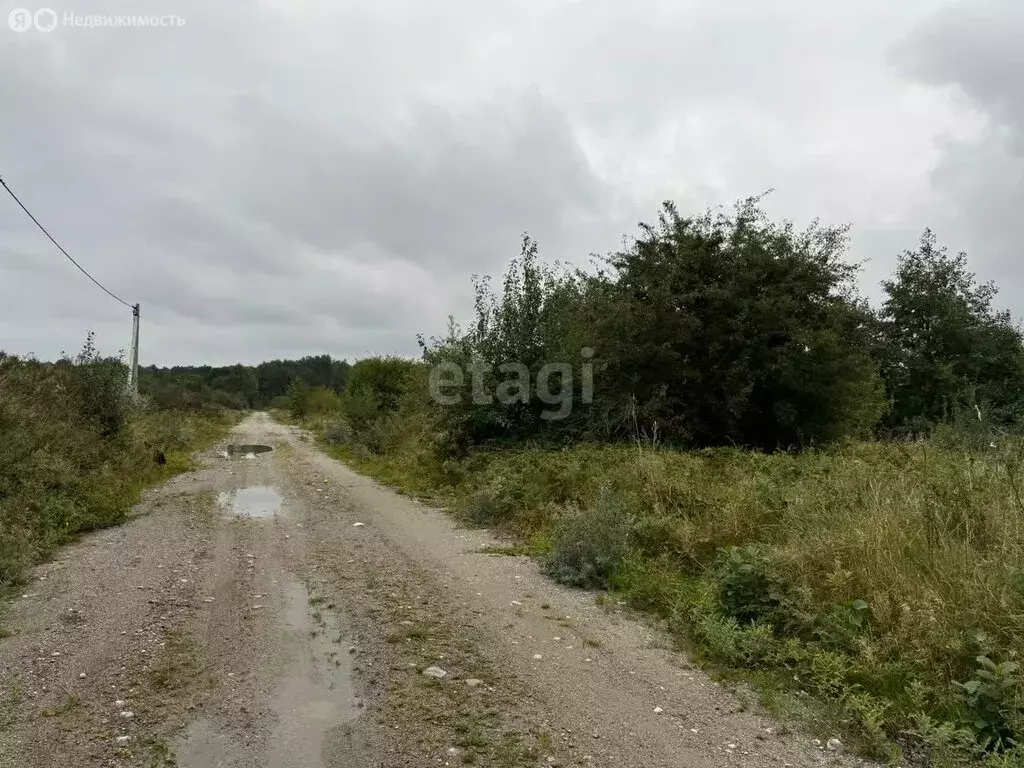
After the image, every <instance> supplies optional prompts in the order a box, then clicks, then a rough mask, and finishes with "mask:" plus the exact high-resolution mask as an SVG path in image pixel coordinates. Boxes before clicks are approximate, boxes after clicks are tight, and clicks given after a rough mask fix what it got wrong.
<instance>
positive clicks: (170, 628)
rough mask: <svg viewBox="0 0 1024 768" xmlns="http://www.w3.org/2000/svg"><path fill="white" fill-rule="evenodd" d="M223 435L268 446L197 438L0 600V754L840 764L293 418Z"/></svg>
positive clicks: (250, 761) (651, 765) (158, 760)
mask: <svg viewBox="0 0 1024 768" xmlns="http://www.w3.org/2000/svg"><path fill="white" fill-rule="evenodd" d="M231 442H233V443H239V444H242V443H251V444H266V445H269V446H272V447H273V448H274V450H273V451H272V452H268V453H262V454H259V455H256V456H255V457H251V458H246V457H244V456H237V457H231V458H222V457H220V456H219V455H218V451H219V449H217V450H214V451H211V452H209V453H208V454H205V455H204V456H203V457H202V463H203V466H202V468H201V469H199V470H197V471H195V472H191V473H189V474H186V475H181V476H179V477H177V478H175V479H174V480H172V481H171V482H169V483H167V484H166V485H165V486H163V487H161V488H158V489H156V490H154V491H152V492H151V493H149V494H148V495H147V497H146V499H145V500H144V502H143V503H142V504H141V505H140V506H139V508H138V509H137V510H136V513H137V514H136V516H135V517H134V518H133V519H132V521H131V522H129V523H128V524H126V525H124V526H122V527H119V528H115V529H110V530H106V531H102V532H98V533H96V534H93V535H90V536H88V537H86V538H84V539H83V540H82V541H81V542H80V543H78V544H76V545H74V546H71V547H67V548H66V549H64V550H63V551H62V552H61V553H60V554H59V556H58V558H57V559H56V560H54V561H53V562H51V563H48V564H46V565H44V566H42V567H40V568H38V569H37V571H36V572H35V574H34V576H33V578H32V581H31V583H30V585H29V586H28V587H27V588H25V589H24V590H23V591H24V594H23V595H20V596H16V597H15V599H14V600H12V602H11V604H10V605H9V606H6V607H5V609H4V614H3V617H2V618H0V626H2V627H3V628H4V634H5V635H7V636H6V637H3V639H0V685H2V691H0V766H3V767H4V768H6V767H7V766H11V767H12V768H13V767H14V766H17V767H18V768H25V767H27V766H32V767H36V766H38V767H39V768H44V767H45V768H51V767H52V766H74V767H75V768H88V767H91V766H172V765H177V766H181V768H229V767H230V768H236V767H238V766H254V767H255V766H259V767H261V768H262V767H264V766H266V767H269V768H321V767H322V768H336V767H339V766H346V767H347V766H352V767H357V766H358V768H366V767H368V766H442V765H451V766H458V765H463V764H475V765H481V766H504V767H508V768H512V767H517V766H540V765H564V766H572V765H579V766H614V767H615V768H632V767H633V766H636V767H637V768H639V767H640V766H643V768H656V767H657V766H692V767H693V768H705V767H707V768H711V767H717V766H778V767H779V768H783V766H786V765H790V766H818V765H832V764H835V765H839V764H853V763H854V762H855V761H853V760H850V759H847V758H843V757H841V756H840V755H838V754H836V753H834V752H829V751H828V750H825V749H822V748H821V747H818V746H816V745H815V744H813V742H812V741H811V739H809V738H808V737H806V736H802V735H797V734H792V733H790V732H789V731H788V730H787V729H786V728H784V727H781V726H780V724H779V723H776V722H772V721H771V720H770V719H768V718H765V717H762V716H760V715H758V714H757V713H756V712H755V711H754V710H753V708H751V707H749V706H748V705H747V704H745V703H743V702H741V701H740V700H739V699H738V698H737V697H736V696H735V695H733V694H731V693H728V692H726V691H724V690H723V689H722V688H720V687H719V686H717V685H716V684H715V683H713V682H712V681H710V680H709V679H708V678H707V677H706V676H705V675H703V674H702V673H701V672H700V671H698V670H696V669H693V668H691V667H690V666H689V665H688V664H687V663H686V660H685V658H683V657H682V656H681V655H679V654H677V653H674V652H671V651H669V650H666V648H667V645H668V643H667V640H666V639H665V638H662V637H660V636H659V634H658V633H657V632H655V631H653V630H650V629H648V628H645V627H644V626H642V625H641V624H639V623H636V622H634V621H632V620H630V619H628V618H626V617H625V615H624V614H621V613H619V612H617V611H614V610H612V611H609V610H608V609H606V608H602V607H599V606H598V605H597V603H596V602H595V600H594V596H593V595H591V594H587V593H585V592H579V591H571V590H566V589H562V588H560V587H558V586H556V585H554V584H552V583H551V582H549V581H547V580H546V579H544V578H543V577H542V576H541V575H540V574H539V573H538V572H537V569H536V566H535V565H534V564H533V563H532V562H531V561H530V560H528V559H526V558H521V557H508V556H496V555H489V554H485V553H482V552H481V549H482V548H483V547H484V546H485V545H487V544H488V543H492V539H491V537H490V536H489V535H488V534H487V533H486V532H481V531H467V530H462V529H459V528H458V527H456V526H455V525H454V524H453V523H452V522H451V521H450V520H449V519H448V518H446V517H445V516H444V515H443V514H442V513H440V512H438V511H436V510H432V509H428V508H426V507H424V506H421V505H418V504H417V503H415V502H413V501H410V500H408V499H405V498H403V497H400V496H398V495H396V494H394V493H392V492H391V491H388V490H386V489H382V488H380V487H379V486H377V485H376V484H375V483H373V482H372V481H370V480H368V479H366V478H363V477H361V476H359V475H356V474H355V473H353V472H352V471H350V470H349V469H347V468H346V467H344V466H343V465H341V464H340V463H338V462H336V461H333V460H331V459H329V458H327V457H326V456H324V455H323V454H322V453H321V452H319V451H318V450H317V449H316V448H315V447H314V446H313V445H312V444H311V443H310V442H309V441H308V439H305V438H304V437H303V436H302V434H301V433H300V432H299V431H298V430H296V429H294V428H291V427H285V426H281V425H279V424H276V423H275V422H273V421H272V420H271V419H270V418H269V417H267V416H266V415H264V414H256V415H253V416H251V417H249V418H247V419H246V420H245V421H244V422H243V423H242V424H241V425H240V426H238V427H236V428H235V430H234V432H233V434H232V436H231ZM442 671H443V673H444V674H443V676H441V675H442ZM432 675H437V676H436V677H435V676H432Z"/></svg>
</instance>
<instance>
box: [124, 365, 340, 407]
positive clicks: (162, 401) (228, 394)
mask: <svg viewBox="0 0 1024 768" xmlns="http://www.w3.org/2000/svg"><path fill="white" fill-rule="evenodd" d="M348 368H349V366H348V363H347V362H345V361H344V360H333V359H331V357H330V355H317V356H310V357H304V358H302V359H301V360H271V361H269V362H265V363H260V364H259V365H255V366H253V365H241V364H239V365H229V366H221V367H212V366H209V365H201V366H191V365H188V366H186V365H179V366H174V367H171V368H158V367H157V366H155V365H154V366H144V367H142V368H140V369H139V391H140V392H141V393H142V394H144V395H146V396H147V397H149V398H150V399H151V400H152V401H153V402H154V403H155V404H156V405H158V406H159V407H161V408H171V409H174V410H187V411H204V410H205V411H216V410H219V409H223V408H231V409H235V410H246V409H249V408H266V407H269V406H271V405H280V404H281V401H280V398H283V397H284V396H285V395H287V394H288V390H289V387H290V386H291V384H292V382H293V381H295V380H296V379H300V380H302V381H303V382H305V383H306V384H308V385H309V386H311V387H323V388H325V389H328V390H331V391H333V392H336V393H340V392H342V391H343V390H344V389H345V382H346V381H347V380H348ZM275 400H277V401H278V402H275Z"/></svg>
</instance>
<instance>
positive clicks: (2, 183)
mask: <svg viewBox="0 0 1024 768" xmlns="http://www.w3.org/2000/svg"><path fill="white" fill-rule="evenodd" d="M0 186H3V188H4V189H6V190H7V194H9V195H10V196H11V197H12V198H13V199H14V202H16V203H17V204H18V206H19V207H20V208H21V210H23V211H24V212H25V213H26V214H27V215H28V217H29V218H30V219H32V222H33V223H34V224H35V225H36V226H37V227H39V230H40V231H41V232H42V233H43V234H44V235H46V236H47V237H48V238H49V240H50V242H51V243H53V244H54V245H55V246H57V250H59V251H60V252H61V253H63V254H64V256H65V257H66V258H67V260H68V261H70V262H71V263H72V264H74V265H75V266H76V267H78V270H79V271H80V272H81V273H82V274H83V275H85V276H86V277H87V278H89V279H90V280H92V282H93V283H95V284H96V285H97V286H98V287H99V288H100V289H101V290H103V292H104V293H106V294H107V295H108V296H110V297H111V298H112V299H115V300H116V301H119V302H121V303H122V304H124V305H125V306H126V307H128V308H129V309H131V310H134V309H135V306H134V305H132V304H129V303H128V302H127V301H125V300H124V299H122V298H121V297H120V296H118V295H117V294H116V293H114V292H113V291H111V290H110V289H109V288H107V287H106V286H105V285H103V283H101V282H100V281H99V280H97V279H96V278H95V277H93V276H92V275H90V274H89V272H88V271H87V270H86V269H85V267H83V266H82V265H81V264H79V263H78V262H77V261H75V260H74V258H72V256H71V254H70V253H68V252H67V251H65V250H64V248H63V246H61V244H60V243H58V242H57V241H56V240H55V239H54V238H53V235H51V234H50V233H49V232H47V231H46V227H44V226H43V225H42V224H40V223H39V219H37V218H36V217H35V216H33V215H32V211H30V210H29V209H28V208H26V207H25V204H24V203H23V202H21V200H19V199H18V196H17V195H16V194H14V191H13V190H12V189H11V188H10V187H9V186H7V182H6V181H4V180H3V177H0Z"/></svg>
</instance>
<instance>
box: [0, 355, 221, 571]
mask: <svg viewBox="0 0 1024 768" xmlns="http://www.w3.org/2000/svg"><path fill="white" fill-rule="evenodd" d="M125 382H126V369H125V366H124V365H123V364H122V363H121V362H120V361H119V360H117V359H113V358H106V357H103V356H102V355H100V354H99V353H98V352H97V350H96V349H95V347H94V345H93V341H92V336H91V335H90V337H89V338H88V340H87V341H86V343H85V346H84V347H83V349H82V351H81V352H80V353H79V354H78V355H77V356H75V357H74V358H68V357H65V358H64V359H62V360H60V361H58V362H56V363H44V362H39V361H37V360H33V359H25V358H18V357H14V356H11V355H4V354H2V353H0V434H2V435H3V438H4V439H3V441H2V443H0V589H2V588H5V587H8V586H10V585H12V584H15V583H17V582H18V580H19V579H20V578H21V577H22V576H23V574H24V572H25V570H26V568H28V567H29V566H31V565H33V564H35V563H36V562H38V561H40V560H41V559H43V558H45V557H46V556H48V555H49V554H50V553H52V552H53V550H54V549H55V548H56V547H58V546H60V545H61V544H64V543H66V542H67V541H69V540H70V539H72V538H73V537H74V536H76V535H77V534H79V533H81V532H83V531H88V530H91V529H95V528H100V527H104V526H108V525H113V524H116V523H119V522H122V521H123V520H124V519H125V517H126V515H127V514H128V511H129V510H130V508H131V506H132V505H133V504H134V503H135V502H136V501H137V500H138V498H139V493H140V492H141V490H142V489H143V487H145V486H146V485H149V484H152V483H155V482H157V481H159V480H161V479H165V478H167V477H169V476H171V475H172V474H174V473H176V472H180V471H182V470H183V469H185V468H186V467H187V466H188V454H189V453H190V452H191V451H192V450H194V449H195V448H197V447H199V446H201V445H203V444H205V443H207V442H212V441H213V440H214V439H216V438H217V437H218V436H220V435H221V434H223V432H224V431H225V430H226V429H227V427H228V426H229V424H230V423H231V420H232V419H231V418H230V417H229V416H225V415H223V414H221V415H214V414H207V415H198V414H185V413H181V412H175V411H168V410H162V409H157V408H155V407H153V406H152V405H150V406H146V405H144V404H138V403H134V402H133V401H132V400H131V399H130V398H129V396H128V393H127V389H126V387H125Z"/></svg>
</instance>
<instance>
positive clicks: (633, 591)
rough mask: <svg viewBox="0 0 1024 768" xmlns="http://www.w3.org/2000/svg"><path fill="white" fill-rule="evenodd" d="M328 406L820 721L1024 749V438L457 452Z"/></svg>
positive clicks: (852, 738) (989, 749)
mask: <svg viewBox="0 0 1024 768" xmlns="http://www.w3.org/2000/svg"><path fill="white" fill-rule="evenodd" d="M334 418H335V419H337V418H338V417H337V416H335V417H334ZM329 420H330V417H328V416H324V417H321V419H320V422H321V423H318V424H313V425H311V426H312V427H313V428H314V429H315V430H316V433H317V434H318V435H319V436H320V442H321V444H323V445H324V446H325V448H326V450H327V451H328V452H329V453H330V454H331V455H333V456H335V457H337V458H340V459H342V460H345V461H347V462H349V463H350V464H351V465H352V466H353V467H354V468H355V469H357V470H359V471H361V472H365V473H367V474H369V475H371V476H374V477H375V478H377V479H378V480H380V481H382V482H384V483H386V484H388V485H392V486H394V487H396V488H398V489H400V490H402V491H404V492H406V493H409V494H411V495H415V496H418V497H421V498H422V497H426V498H428V499H434V500H438V499H439V500H442V501H443V503H444V504H445V505H446V506H448V507H449V508H450V509H451V511H452V513H453V514H454V515H456V516H457V517H459V518H460V519H462V520H463V521H465V522H467V523H469V524H474V525H488V526H492V527H495V528H497V529H500V530H501V531H502V532H503V533H506V534H511V535H513V536H518V537H519V540H520V541H521V542H523V544H522V546H523V547H524V548H525V549H526V550H528V551H529V552H530V553H531V554H534V555H536V556H538V557H539V558H540V561H541V564H542V567H543V568H544V569H545V570H546V571H547V572H548V573H549V574H550V575H551V576H552V577H553V578H555V579H557V580H559V581H562V582H564V583H567V584H571V585H577V586H587V587H596V588H606V589H609V590H611V591H612V592H613V593H615V596H616V599H618V600H622V601H625V602H627V603H628V604H629V605H630V606H632V607H634V608H636V609H639V610H641V611H644V612H647V613H649V614H651V615H652V616H654V617H656V618H657V619H658V620H660V621H662V622H663V624H664V625H665V626H667V627H668V628H669V629H670V630H671V631H672V632H673V633H674V634H675V635H676V637H677V638H679V642H680V644H681V645H682V646H684V647H686V648H688V649H689V650H690V651H691V652H692V653H693V654H694V656H695V658H697V659H698V660H700V661H701V662H702V663H703V664H705V665H708V666H710V667H712V668H713V669H714V670H716V674H719V675H721V676H723V677H726V678H730V679H734V680H746V681H750V682H752V683H753V684H755V685H756V687H757V688H758V689H759V690H760V691H761V698H762V701H763V702H764V703H765V704H766V705H767V706H769V708H770V709H774V710H775V711H778V712H785V713H787V714H789V715H793V714H800V716H801V718H802V719H803V720H805V721H809V722H810V723H811V724H812V725H813V726H814V727H815V728H816V729H817V730H820V731H821V735H822V736H826V737H827V736H835V735H836V734H837V732H839V731H841V732H842V735H843V738H844V740H845V741H846V743H847V745H848V746H852V747H853V748H855V749H856V750H857V751H858V752H860V753H861V754H864V755H866V756H871V757H874V758H877V759H883V760H891V761H896V762H899V761H916V762H927V763H929V764H931V765H935V766H958V765H968V764H980V763H984V764H985V765H991V766H1003V765H1011V764H1012V765H1017V764H1022V763H1024V755H1022V753H1021V751H1020V750H1019V748H1017V747H1016V746H1015V744H1016V739H1017V738H1018V737H1019V736H1020V735H1022V734H1024V680H1022V677H1021V674H1020V671H1019V669H1018V667H1017V663H1018V662H1017V659H1018V658H1019V657H1020V655H1021V654H1022V653H1024V502H1022V494H1021V492H1020V488H1021V485H1024V477H1022V475H1021V469H1022V467H1024V461H1022V457H1024V446H1022V444H1021V443H1020V441H1018V440H1015V439H1011V438H1003V439H1000V440H999V441H998V444H994V445H990V444H989V443H988V442H984V443H982V444H976V445H975V444H971V445H967V446H966V447H965V446H964V445H962V444H959V445H958V444H955V443H953V442H949V441H945V442H944V441H942V440H935V441H932V442H919V443H913V444H895V443H867V442H862V443H850V444H846V445H842V446H836V447H830V448H825V449H820V450H812V451H807V452H804V453H801V454H799V455H793V454H787V453H776V454H772V455H767V454H762V453H754V452H749V451H743V450H739V449H710V450H702V451H688V452H687V451H675V450H669V449H663V448H656V447H650V446H642V447H641V446H636V445H633V446H629V445H616V446H597V445H580V446H576V447H572V448H566V449H546V448H509V449H505V450H500V451H497V450H487V451H479V452H476V453H471V454H470V456H469V457H468V458H467V459H465V460H463V461H460V462H457V463H455V462H440V461H439V460H437V459H436V458H429V457H432V456H434V454H433V452H432V451H431V450H429V446H428V445H426V442H427V441H425V440H424V441H422V443H421V442H420V441H418V440H417V438H416V435H415V434H413V435H411V436H410V437H408V438H407V439H406V441H405V442H401V441H399V442H398V443H397V444H394V445H393V446H391V447H389V449H388V450H386V451H385V452H383V453H371V452H369V451H367V450H366V449H365V447H361V446H359V445H358V444H355V445H353V444H351V443H346V444H342V445H337V444H334V445H332V444H330V443H329V441H327V440H325V439H324V434H325V423H324V422H329ZM509 551H518V550H516V549H515V547H514V546H513V545H510V550H509ZM825 729H827V730H825ZM837 729H838V731H837ZM1014 761H1019V762H1014Z"/></svg>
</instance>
